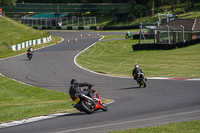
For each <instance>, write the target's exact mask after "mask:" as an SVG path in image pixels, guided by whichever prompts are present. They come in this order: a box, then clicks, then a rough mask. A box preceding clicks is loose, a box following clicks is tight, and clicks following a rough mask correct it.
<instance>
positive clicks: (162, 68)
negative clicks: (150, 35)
mask: <svg viewBox="0 0 200 133" xmlns="http://www.w3.org/2000/svg"><path fill="white" fill-rule="evenodd" d="M136 43H138V40H132V39H127V40H120V41H119V40H118V41H102V42H97V43H96V44H95V45H93V46H92V47H90V48H89V49H87V50H86V51H84V52H83V53H81V54H80V55H79V56H78V57H77V58H76V61H77V63H78V64H79V65H80V66H82V67H84V68H86V69H89V70H92V71H95V72H99V73H104V74H108V75H114V76H122V77H132V75H131V74H132V69H133V67H134V65H135V64H139V66H140V67H141V68H142V70H143V71H144V73H145V74H146V76H147V77H180V78H200V52H199V50H200V44H196V45H194V46H189V47H185V48H181V49H174V50H152V51H134V52H133V50H132V45H133V44H136ZM191 70H192V73H191Z"/></svg>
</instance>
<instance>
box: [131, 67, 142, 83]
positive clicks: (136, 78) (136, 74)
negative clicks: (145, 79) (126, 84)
mask: <svg viewBox="0 0 200 133" xmlns="http://www.w3.org/2000/svg"><path fill="white" fill-rule="evenodd" d="M139 73H143V72H142V69H140V68H139V66H138V65H137V64H136V65H135V68H134V69H133V72H132V75H133V77H134V79H135V80H136V81H138V74H139Z"/></svg>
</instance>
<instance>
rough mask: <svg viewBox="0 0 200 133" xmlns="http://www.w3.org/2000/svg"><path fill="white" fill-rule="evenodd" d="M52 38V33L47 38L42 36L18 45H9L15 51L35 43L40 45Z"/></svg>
mask: <svg viewBox="0 0 200 133" xmlns="http://www.w3.org/2000/svg"><path fill="white" fill-rule="evenodd" d="M51 40H52V38H51V35H50V36H49V37H45V38H40V39H35V40H29V41H25V42H22V43H19V44H16V45H12V46H9V47H10V48H11V49H12V50H13V51H17V50H21V49H23V48H27V47H30V46H33V45H38V44H42V43H47V42H50V41H51Z"/></svg>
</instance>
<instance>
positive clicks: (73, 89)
mask: <svg viewBox="0 0 200 133" xmlns="http://www.w3.org/2000/svg"><path fill="white" fill-rule="evenodd" d="M70 83H71V86H70V89H69V94H70V96H71V97H74V96H75V94H76V93H78V94H85V95H86V96H89V97H91V98H93V95H92V91H91V88H92V84H89V83H86V82H84V83H78V81H77V80H76V79H72V80H71V82H70ZM85 86H86V87H88V88H86V89H84V90H83V91H82V90H81V87H85Z"/></svg>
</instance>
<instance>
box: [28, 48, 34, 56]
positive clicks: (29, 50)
mask: <svg viewBox="0 0 200 133" xmlns="http://www.w3.org/2000/svg"><path fill="white" fill-rule="evenodd" d="M29 52H31V53H34V49H33V48H32V47H30V48H29V49H28V50H27V57H28V55H29Z"/></svg>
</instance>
